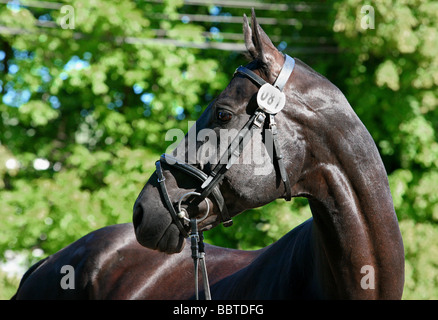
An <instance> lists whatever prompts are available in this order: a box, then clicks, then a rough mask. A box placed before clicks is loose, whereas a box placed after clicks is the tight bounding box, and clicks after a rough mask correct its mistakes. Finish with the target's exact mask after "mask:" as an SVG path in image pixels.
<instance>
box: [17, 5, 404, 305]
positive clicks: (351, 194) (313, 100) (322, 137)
mask: <svg viewBox="0 0 438 320" xmlns="http://www.w3.org/2000/svg"><path fill="white" fill-rule="evenodd" d="M251 27H252V28H250V27H249V24H248V22H247V19H246V17H244V36H245V43H246V47H247V49H248V54H249V56H250V57H251V59H252V62H251V63H249V64H248V65H247V67H246V68H242V69H240V71H239V72H236V74H235V76H234V77H233V79H232V80H231V82H230V83H229V85H228V86H227V88H226V89H225V90H224V91H223V92H222V93H221V94H220V95H219V96H218V97H217V99H216V100H214V101H213V102H212V103H211V104H210V105H209V106H208V108H207V109H206V110H205V112H204V113H203V114H202V116H201V117H200V119H198V121H197V122H196V133H197V134H198V133H200V132H201V130H202V129H211V130H214V131H215V132H219V131H220V129H237V130H240V129H241V128H243V127H245V126H246V124H247V123H248V122H249V121H253V119H254V116H255V115H257V114H258V113H257V112H258V110H259V108H260V105H259V104H258V101H257V94H258V92H259V90H261V89H260V85H261V82H262V81H263V82H267V83H269V84H273V83H275V82H276V80H277V78H278V77H282V75H281V73H282V72H281V71H282V70H283V68H284V65H285V64H286V62H285V59H286V58H285V55H283V54H282V53H281V52H279V51H278V50H277V49H276V48H275V47H274V45H273V44H272V42H271V40H270V39H269V37H268V36H267V35H266V34H265V32H264V31H263V30H262V28H261V27H260V26H259V25H258V23H257V21H256V18H255V15H254V12H253V14H252V23H251ZM248 70H250V71H249V72H248ZM289 75H290V74H289ZM260 79H262V80H260ZM283 92H284V94H285V107H284V109H283V110H281V111H280V112H278V114H277V115H276V116H275V124H276V129H277V130H278V133H277V135H276V137H277V138H276V139H277V140H276V141H275V143H274V146H276V147H274V151H275V152H274V153H272V152H269V150H266V147H265V146H266V141H267V140H268V138H267V137H266V135H265V134H264V133H263V132H266V130H263V127H262V128H260V129H259V128H255V129H254V130H252V131H251V132H252V135H251V138H250V140H251V144H247V145H239V148H237V149H241V150H239V151H240V153H239V157H240V158H239V159H238V161H237V162H236V164H235V165H233V166H228V165H226V167H227V168H226V170H223V171H221V172H220V176H221V179H217V180H215V182H216V184H215V185H214V187H212V190H210V191H211V192H210V193H205V194H204V195H206V197H205V201H194V202H192V203H189V204H187V203H186V202H185V200H187V199H184V201H183V207H184V210H186V212H188V213H187V214H188V215H189V216H190V217H194V216H196V215H198V214H202V213H203V212H205V210H206V208H205V207H206V205H205V204H206V202H208V204H209V207H210V208H211V210H210V211H209V213H208V216H207V218H206V219H205V220H203V221H202V222H200V224H199V228H201V229H203V230H208V229H210V228H212V227H214V226H216V225H217V224H218V223H220V222H223V221H226V222H227V223H229V219H228V218H229V217H233V216H235V215H237V214H239V213H241V212H243V211H244V210H246V209H248V208H255V207H259V206H263V205H265V204H267V203H269V202H271V201H273V200H275V199H277V198H286V199H287V198H289V196H292V197H306V198H307V199H308V201H309V204H310V208H311V210H312V218H310V219H309V220H307V221H306V222H304V223H303V224H302V225H300V226H298V227H296V228H294V229H293V230H292V231H290V232H289V233H288V234H286V235H285V236H284V237H282V238H281V239H280V240H279V241H277V242H275V243H274V244H272V245H270V246H268V247H266V248H264V249H261V250H258V251H240V250H232V249H226V248H220V247H215V246H210V245H207V246H206V255H207V267H208V274H209V278H210V279H209V280H210V284H211V295H212V298H213V299H289V298H311V299H326V298H329V299H330V298H341V299H400V298H401V296H402V292H403V283H404V251H403V243H402V238H401V234H400V230H399V227H398V223H397V218H396V215H395V212H394V207H393V203H392V198H391V193H390V190H389V185H388V181H387V176H386V172H385V169H384V166H383V163H382V160H381V158H380V156H379V153H378V150H377V148H376V146H375V144H374V141H373V139H372V138H371V136H370V134H369V133H368V131H367V130H366V128H365V126H364V125H363V124H362V122H361V121H360V120H359V118H358V117H357V116H356V114H355V113H354V111H353V109H352V108H351V107H350V105H349V104H348V102H347V100H346V98H345V97H344V95H343V94H342V93H341V92H340V91H339V89H338V88H336V87H335V86H334V85H333V84H332V83H330V82H329V81H328V80H327V79H326V78H324V77H323V76H321V75H320V74H318V73H317V72H315V71H314V70H312V69H311V68H310V67H308V66H307V65H305V64H304V63H303V62H301V61H299V60H298V59H296V64H295V66H294V68H293V72H292V74H291V75H290V77H288V78H287V82H286V83H285V86H284V89H283ZM268 117H270V115H268ZM271 120H272V121H273V119H271ZM254 121H257V120H254ZM260 123H262V121H260ZM271 124H272V122H271ZM265 129H266V128H265ZM270 129H271V130H270V131H271V132H272V128H270ZM212 140H214V139H205V140H204V141H198V142H197V143H196V150H195V151H196V153H197V154H198V153H199V152H201V151H202V150H203V148H204V149H205V148H210V150H211V145H212V143H213V141H212ZM187 146H188V142H187V139H186V140H185V141H184V142H183V143H181V144H180V145H179V146H178V147H177V148H176V150H175V151H174V155H175V156H176V157H177V158H178V159H179V161H181V163H182V162H184V163H186V162H188V159H189V158H190V156H191V154H190V152H189V151H188V150H187V149H188V148H187ZM250 146H252V147H253V149H251V148H250ZM254 146H255V148H256V149H257V148H259V149H260V151H261V152H253V153H252V154H253V155H254V154H257V157H258V159H257V163H258V164H259V165H255V164H254V162H249V163H245V161H241V160H242V157H244V155H245V154H248V152H251V150H252V151H254ZM250 149H251V150H250ZM280 150H283V153H282V154H279V153H281V151H280ZM217 153H218V154H219V153H220V152H219V151H218V152H217ZM167 162H168V160H167ZM162 164H163V166H162V167H160V168H159V169H160V170H158V167H157V172H156V173H155V174H153V175H152V176H151V178H150V179H149V181H148V183H147V184H146V185H145V187H144V188H143V190H142V192H141V193H140V195H139V197H138V199H137V201H136V203H135V205H134V216H133V221H134V228H133V227H132V225H131V224H126V225H117V226H111V227H107V228H104V229H101V230H98V231H95V232H93V233H91V234H89V235H87V236H85V237H84V238H82V239H80V240H78V241H77V242H75V243H73V244H71V245H70V246H68V247H66V248H65V249H63V250H61V251H59V252H58V253H56V254H54V255H52V256H50V257H48V258H47V259H46V260H43V261H41V262H39V263H37V264H36V265H34V266H33V267H31V269H30V270H29V271H28V272H27V273H26V274H25V275H24V277H23V279H22V282H21V283H20V287H19V289H18V291H17V294H16V295H15V296H14V298H16V299H32V298H38V299H42V298H53V299H69V298H70V299H78V298H79V299H110V298H114V299H187V298H191V297H193V295H194V289H193V270H192V269H193V264H192V261H191V259H190V249H189V248H188V247H189V246H188V245H185V243H186V241H185V240H184V235H185V233H186V232H187V231H188V229H187V227H186V226H184V225H183V224H182V223H181V221H182V220H181V219H180V218H179V217H175V216H174V213H175V209H172V208H170V207H174V205H175V204H176V202H177V200H178V199H181V197H184V195H187V193H189V192H199V194H201V193H202V192H203V190H205V188H204V189H203V188H202V187H201V188H200V182H199V179H195V178H194V177H193V176H196V172H195V173H193V172H192V173H190V174H187V172H184V170H181V168H182V167H184V165H181V166H179V167H178V166H175V165H171V164H168V163H166V161H163V162H162ZM225 164H228V162H226V163H225ZM260 164H262V169H260V168H261V167H260ZM192 167H196V168H197V170H199V171H202V172H204V173H205V177H204V178H202V179H203V180H205V179H207V177H209V176H212V175H213V174H212V172H214V170H215V169H214V167H213V166H212V164H211V163H210V162H209V161H208V160H206V158H202V157H201V158H200V161H198V162H196V163H195V164H194V166H192ZM183 169H184V168H183ZM283 169H284V171H285V172H281V171H282V170H283ZM221 170H222V169H221ZM257 170H258V171H257ZM260 170H261V171H262V173H263V172H264V173H263V174H260ZM186 171H187V170H186ZM161 175H162V176H161ZM199 175H201V176H202V174H199V172H198V177H199ZM164 179H165V186H166V190H165V192H163V188H162V183H163V181H164ZM205 185H207V188H208V184H207V183H204V187H205ZM166 197H168V199H169V200H170V199H172V200H170V201H171V203H170V205H169V203H167V201H166ZM200 199H203V198H200ZM224 217H225V218H224ZM133 231H134V232H133ZM137 241H138V242H139V243H141V244H142V245H143V246H146V247H148V248H149V249H146V248H144V247H142V246H141V245H140V244H139V243H138V242H137ZM160 251H161V252H160ZM177 252H180V253H177ZM170 253H175V254H170ZM176 253H177V254H176ZM65 265H69V266H72V270H74V273H72V275H71V280H72V281H73V280H74V285H71V286H70V288H68V287H67V288H66V287H65V286H61V285H60V283H61V281H63V279H64V280H65V278H63V277H65V276H67V274H64V273H61V268H62V267H63V266H65ZM71 287H74V288H71Z"/></svg>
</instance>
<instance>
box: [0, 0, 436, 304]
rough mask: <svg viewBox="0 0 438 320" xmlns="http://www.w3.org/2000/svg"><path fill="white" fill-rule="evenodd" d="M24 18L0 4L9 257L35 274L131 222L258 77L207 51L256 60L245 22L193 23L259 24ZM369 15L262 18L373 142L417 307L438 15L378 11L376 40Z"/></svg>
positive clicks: (420, 9)
mask: <svg viewBox="0 0 438 320" xmlns="http://www.w3.org/2000/svg"><path fill="white" fill-rule="evenodd" d="M21 3H22V4H23V5H21V6H20V5H18V4H17V2H11V3H9V4H0V26H1V30H0V31H1V32H0V97H1V101H0V115H1V118H0V203H1V208H0V218H1V221H2V222H1V224H0V253H2V255H1V257H2V258H4V253H5V252H7V251H8V250H9V252H10V251H13V252H16V253H18V252H22V253H26V254H27V255H28V257H29V261H31V260H35V259H36V258H37V257H40V256H41V252H43V255H47V254H51V253H53V252H56V251H57V250H59V249H61V248H62V247H64V246H66V245H68V244H69V243H71V242H72V241H74V240H76V239H78V238H79V237H81V236H82V235H84V234H86V233H88V232H90V231H92V230H95V229H97V228H100V227H103V226H106V225H109V224H115V223H122V222H130V221H131V217H132V205H133V203H134V201H135V199H136V197H137V195H138V193H139V192H140V190H141V188H142V187H143V185H144V183H145V182H146V180H147V178H148V177H149V176H150V174H151V173H152V172H153V170H154V162H155V160H156V159H158V155H159V154H160V153H162V152H163V151H165V149H166V147H167V146H168V145H169V144H170V143H171V142H172V141H165V138H164V137H165V133H166V131H167V130H168V129H171V128H180V129H182V130H184V131H187V121H188V120H195V119H197V118H198V117H199V115H200V114H201V113H202V111H203V109H204V107H205V106H206V105H207V104H208V103H209V102H210V101H211V99H213V98H214V97H215V96H216V95H217V94H218V93H219V92H220V91H221V90H222V89H223V88H224V87H225V86H226V84H227V82H228V81H229V78H230V76H231V75H232V73H233V72H234V69H235V68H236V67H237V66H239V65H240V64H244V63H245V58H244V57H243V55H242V54H240V53H236V52H225V51H220V50H214V49H209V50H202V49H197V48H195V47H196V46H201V45H205V44H206V43H207V44H225V43H230V42H234V43H236V46H237V45H238V44H240V45H241V44H242V36H241V33H242V27H241V23H240V22H239V23H220V22H217V21H216V22H215V19H211V20H209V19H205V20H204V21H198V22H196V23H195V22H193V21H191V20H190V17H193V16H192V15H194V14H197V15H203V16H210V17H212V18H222V19H224V21H227V20H226V19H228V18H227V17H230V16H233V17H239V16H240V17H241V16H242V14H243V13H246V14H247V15H248V14H249V13H250V10H249V8H236V7H233V6H231V7H230V8H225V7H224V8H221V7H217V6H213V5H211V6H193V5H184V6H183V4H184V2H183V1H182V0H179V1H172V0H164V1H107V0H95V1H89V0H75V1H71V2H68V1H65V2H64V1H57V2H49V1H44V2H39V4H38V2H37V1H29V2H28V5H26V1H22V2H21ZM64 3H65V4H68V5H71V6H72V8H73V10H74V19H73V20H72V19H70V20H65V18H66V15H67V14H68V12H65V11H62V10H61V6H62V5H63V4H64ZM364 4H367V3H363V2H362V1H359V0H343V1H331V2H329V3H326V2H308V3H303V2H297V3H295V2H291V3H288V4H277V3H276V2H275V1H263V4H261V5H260V6H259V11H258V12H257V14H258V16H259V17H270V18H272V19H277V20H276V22H275V23H270V21H271V20H266V24H263V22H261V23H262V25H263V27H264V29H265V30H266V31H267V33H268V34H269V35H270V36H271V37H272V38H273V41H274V43H275V44H276V45H278V46H279V47H280V48H281V49H282V50H284V51H285V52H287V53H289V54H290V55H292V56H297V57H298V58H301V59H302V60H304V61H305V62H307V63H308V64H310V65H311V66H312V67H313V68H315V69H316V70H317V71H319V72H321V73H322V74H324V75H326V76H327V77H328V78H329V79H330V80H331V81H332V82H334V83H335V84H336V85H337V86H339V87H340V88H341V89H342V90H343V92H344V93H345V95H346V96H347V98H348V100H349V101H350V102H351V105H352V106H353V107H354V108H355V110H356V112H357V113H358V115H359V116H360V118H361V119H362V120H363V122H364V123H365V125H366V126H367V128H368V129H369V131H370V132H371V134H372V135H373V137H374V139H375V141H376V143H377V145H378V147H379V149H380V152H381V154H382V157H383V159H384V163H385V166H386V168H387V171H388V174H389V181H390V186H391V189H392V193H393V197H394V205H395V207H396V210H397V214H398V217H399V219H400V225H401V229H402V234H403V237H404V242H405V250H406V258H407V262H406V288H405V296H404V297H405V298H437V297H438V290H437V289H436V288H437V287H438V283H437V281H438V276H437V270H438V268H437V265H438V261H437V259H436V257H437V254H435V252H436V251H437V250H438V246H437V244H436V240H435V239H436V236H437V233H438V232H437V225H436V224H437V220H438V197H437V196H436V192H435V187H436V181H437V178H438V169H437V165H438V160H437V159H438V157H437V155H438V144H437V142H436V141H437V139H436V131H437V129H438V127H437V125H438V123H437V120H436V119H437V111H436V106H437V99H438V97H437V91H436V85H437V82H438V77H437V75H438V72H437V68H438V60H437V59H438V58H437V56H438V55H437V53H438V47H437V46H438V41H437V40H438V39H437V37H438V31H437V30H438V28H437V22H436V21H438V19H437V18H438V17H437V12H438V10H437V9H438V8H437V5H436V4H435V3H434V2H433V1H431V0H428V1H427V0H424V1H419V0H418V1H415V0H410V1H407V0H406V1H389V0H387V1H378V2H369V4H370V5H372V6H373V8H374V9H375V29H366V30H365V29H363V28H361V19H362V17H363V16H364V13H362V12H361V8H362V6H363V5H364ZM256 9H257V8H256ZM188 22H189V23H188ZM62 23H64V24H67V26H65V25H64V27H66V28H65V29H64V28H63V26H62V25H61V24H62ZM71 23H74V28H73V29H69V25H68V24H71ZM70 26H71V25H70ZM163 37H164V39H162V38H163ZM169 38H171V39H173V40H171V41H169ZM206 38H207V42H206V41H205V39H206ZM236 39H237V40H236ZM337 51H340V53H338V54H332V53H333V52H337ZM309 217H310V211H309V209H308V206H307V201H306V200H305V199H295V200H294V201H293V202H292V203H288V202H284V201H276V202H273V203H271V204H269V205H267V206H265V207H263V208H259V209H254V210H249V211H247V212H245V213H244V214H242V215H240V216H238V217H236V218H235V219H234V220H235V224H234V225H233V227H232V228H223V227H218V228H216V229H214V230H211V231H209V232H207V233H206V237H207V239H208V241H209V242H210V243H213V244H216V245H222V246H228V247H236V248H243V249H256V248H260V247H263V246H266V245H268V244H270V243H272V242H273V241H275V240H276V239H278V238H280V237H281V236H282V235H284V234H285V233H286V232H287V231H289V230H290V229H291V228H292V227H294V226H296V225H297V224H299V223H300V222H302V221H304V220H306V219H307V218H309ZM41 250H42V251H41ZM33 255H34V256H33ZM2 281H3V280H2ZM4 283H5V286H7V283H9V286H10V283H11V282H10V281H9V280H8V281H6V282H5V281H4ZM1 291H2V290H1V289H0V293H1ZM10 292H12V291H10ZM4 297H6V296H4Z"/></svg>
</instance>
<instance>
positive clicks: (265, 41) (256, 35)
mask: <svg viewBox="0 0 438 320" xmlns="http://www.w3.org/2000/svg"><path fill="white" fill-rule="evenodd" d="M243 21H244V23H243V34H244V38H245V46H246V48H247V50H248V53H249V54H250V56H251V58H252V59H254V60H255V59H258V60H260V61H262V62H264V63H266V64H268V65H275V63H276V62H277V61H281V62H280V63H281V64H282V61H283V60H284V57H283V54H281V53H280V52H279V51H278V50H277V48H276V47H275V46H274V44H273V43H272V41H271V39H269V37H268V35H267V34H266V33H265V31H264V30H263V29H262V27H260V25H259V24H258V22H257V18H256V15H255V11H254V8H252V10H251V28H250V27H249V24H248V18H247V17H246V15H244V16H243Z"/></svg>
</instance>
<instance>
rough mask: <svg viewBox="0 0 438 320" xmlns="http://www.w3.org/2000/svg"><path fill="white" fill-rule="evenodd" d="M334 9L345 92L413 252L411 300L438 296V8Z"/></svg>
mask: <svg viewBox="0 0 438 320" xmlns="http://www.w3.org/2000/svg"><path fill="white" fill-rule="evenodd" d="M365 4H367V3H364V2H363V1H359V0H349V1H342V2H338V3H335V5H334V7H335V9H336V10H335V12H336V13H335V18H334V24H333V29H334V31H335V33H336V34H335V37H336V39H337V40H338V43H339V44H340V46H341V47H343V48H345V49H346V50H345V51H344V62H345V68H347V69H348V70H350V72H349V74H348V76H347V78H346V80H345V83H344V85H345V91H346V94H347V97H348V99H349V100H350V102H351V104H352V105H353V106H354V108H355V110H356V112H357V113H358V115H359V117H360V118H361V119H362V121H363V122H364V123H365V125H366V126H367V128H368V129H369V131H370V132H371V134H372V135H373V137H374V139H375V141H376V143H377V144H378V147H379V149H380V153H381V155H382V157H383V159H384V163H385V166H386V169H387V171H388V174H389V182H390V186H391V190H392V194H393V199H394V206H395V209H396V211H397V215H398V217H399V220H400V227H401V230H402V235H403V238H404V244H405V251H406V258H407V260H406V290H405V294H404V297H405V298H408V299H409V298H418V299H424V298H435V299H436V298H437V297H438V290H437V288H438V268H437V266H438V260H437V255H436V252H437V250H438V242H437V241H436V238H437V235H438V228H437V223H438V195H437V182H438V142H437V132H438V120H437V119H438V109H437V106H438V91H437V90H436V88H437V85H438V22H437V21H438V19H437V18H438V15H437V14H438V3H436V2H434V1H416V0H411V1H390V0H388V1H373V2H369V4H370V5H372V6H373V8H374V13H375V29H363V28H362V27H361V21H362V19H363V18H364V16H365V14H367V12H365V13H363V12H361V8H362V6H363V5H365Z"/></svg>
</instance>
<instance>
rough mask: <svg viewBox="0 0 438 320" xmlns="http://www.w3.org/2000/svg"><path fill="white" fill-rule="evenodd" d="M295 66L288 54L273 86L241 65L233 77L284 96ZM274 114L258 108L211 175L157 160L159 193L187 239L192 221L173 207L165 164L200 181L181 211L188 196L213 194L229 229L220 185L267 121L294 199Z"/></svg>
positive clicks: (166, 157) (164, 159)
mask: <svg viewBox="0 0 438 320" xmlns="http://www.w3.org/2000/svg"><path fill="white" fill-rule="evenodd" d="M294 66H295V60H294V59H293V58H291V57H290V56H288V55H285V63H284V65H283V68H282V70H281V72H280V74H279V76H278V77H277V80H276V81H275V83H274V85H273V86H271V85H270V84H268V83H267V82H266V81H265V80H264V79H262V78H261V77H260V76H258V75H257V74H255V73H254V72H253V71H251V70H249V69H248V68H246V67H242V66H240V67H238V68H237V69H236V71H235V73H234V76H235V75H237V74H239V75H242V76H244V77H246V78H248V79H250V80H251V81H253V82H254V83H255V84H256V85H257V86H258V87H259V92H258V95H260V90H261V89H263V87H266V86H268V87H272V88H275V89H272V88H269V89H268V90H278V93H275V94H283V93H282V90H283V88H284V86H285V85H286V82H287V80H288V79H289V77H290V75H291V74H292V71H293V69H294ZM283 96H284V94H283ZM262 98H263V95H262ZM258 102H259V100H258ZM284 103H285V102H284V101H283V105H284ZM268 107H269V105H268ZM281 109H282V107H281V108H280V110H281ZM274 112H275V109H269V108H267V107H266V106H263V105H261V103H259V108H257V110H256V111H255V112H254V114H253V115H252V116H251V117H250V118H249V120H248V121H247V123H246V124H245V125H244V126H243V128H242V129H241V130H240V131H239V133H238V134H237V136H236V137H235V138H234V140H233V141H232V142H231V144H230V145H229V146H228V149H227V150H226V151H225V152H224V154H223V155H222V156H221V159H220V161H219V162H218V164H217V165H216V166H215V167H214V169H213V170H212V171H211V172H210V173H209V174H206V173H205V172H204V171H202V170H200V169H198V168H197V167H195V166H193V165H191V164H188V163H185V162H182V161H181V160H178V159H176V158H175V157H173V156H171V155H169V154H163V155H161V157H160V160H158V161H157V162H156V163H155V166H156V173H157V176H158V184H159V187H160V192H161V195H162V197H163V200H164V203H165V205H166V207H167V209H168V210H169V212H170V214H171V216H172V219H173V221H174V223H175V224H176V226H177V227H178V229H179V231H180V232H181V234H182V235H183V236H184V237H186V238H187V237H188V236H189V233H188V232H187V231H186V228H185V227H184V225H183V222H182V221H187V222H188V221H190V219H188V217H187V216H188V214H187V212H186V211H185V209H182V210H179V211H178V212H177V211H176V209H175V206H174V204H173V203H172V201H171V200H170V197H169V194H168V192H167V188H166V184H165V178H164V174H163V170H162V166H163V165H166V166H169V167H170V168H175V169H177V170H179V171H181V172H183V173H185V174H186V175H188V176H190V177H192V178H194V179H196V180H198V181H199V184H200V187H199V189H198V192H190V193H187V194H185V195H183V196H182V197H181V199H180V201H179V203H178V207H179V208H181V202H182V200H183V199H184V198H185V197H186V195H196V196H198V197H199V198H198V201H199V203H200V202H201V201H203V200H205V199H206V198H207V197H208V196H210V195H212V196H213V198H214V200H215V202H216V205H217V206H218V208H219V214H220V217H219V219H220V221H221V222H222V224H223V225H224V226H225V227H229V226H231V225H232V224H233V221H232V220H231V217H230V215H229V212H228V208H227V206H226V204H225V200H224V197H223V196H222V193H221V191H220V189H219V182H220V181H221V180H222V178H223V177H224V175H225V173H226V172H227V171H228V170H229V169H230V168H231V166H232V165H233V164H234V163H235V161H236V160H237V159H238V158H239V156H240V152H241V150H243V149H244V147H245V145H246V143H247V142H248V141H249V140H250V139H247V138H246V137H247V136H248V135H250V136H252V133H253V130H255V129H261V128H263V126H264V123H265V120H266V119H268V121H269V130H270V131H271V134H272V138H273V147H274V153H275V160H276V161H277V165H278V169H279V172H280V176H281V180H282V181H283V184H284V188H285V195H284V198H285V199H286V200H287V201H289V200H290V199H291V185H290V181H289V177H288V175H287V172H286V168H285V166H284V162H283V154H282V152H281V149H280V145H279V143H278V139H277V124H276V122H275V119H274V117H275V114H276V112H275V113H274ZM207 213H208V212H207ZM207 213H206V214H205V216H204V217H206V216H207ZM199 221H200V220H198V222H199ZM186 224H187V223H186Z"/></svg>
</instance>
